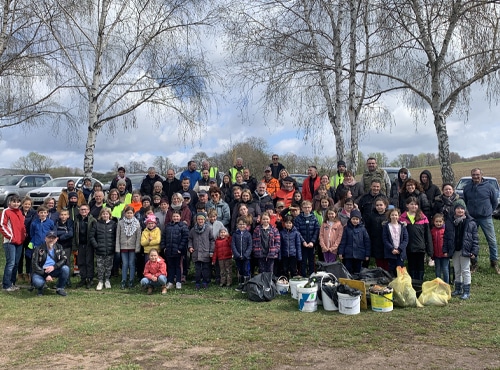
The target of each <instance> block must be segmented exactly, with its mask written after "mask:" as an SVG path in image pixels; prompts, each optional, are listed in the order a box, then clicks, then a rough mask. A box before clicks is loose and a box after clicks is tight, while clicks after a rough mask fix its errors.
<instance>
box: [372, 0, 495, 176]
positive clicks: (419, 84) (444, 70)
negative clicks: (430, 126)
mask: <svg viewBox="0 0 500 370" xmlns="http://www.w3.org/2000/svg"><path fill="white" fill-rule="evenodd" d="M380 4H381V5H382V6H381V13H380V17H379V19H378V21H379V24H380V26H381V28H382V31H381V33H380V39H381V40H384V43H385V44H384V45H383V46H384V48H385V52H384V53H381V54H380V58H379V59H378V60H377V62H376V63H373V64H372V66H371V68H372V72H373V73H374V74H376V75H378V76H381V77H384V78H387V79H388V80H389V83H390V87H389V88H388V89H387V91H390V90H394V89H405V90H404V91H405V92H404V100H405V103H406V104H407V106H408V107H409V108H410V109H411V111H412V113H413V115H414V117H415V120H416V123H417V124H418V123H419V122H421V121H422V120H423V117H424V114H425V113H426V112H427V111H428V110H429V108H430V109H431V111H432V115H433V123H434V127H435V129H436V135H437V139H438V153H439V163H440V166H441V174H442V178H443V181H444V182H453V180H454V173H453V169H452V167H451V159H450V146H449V141H448V131H447V127H446V119H447V118H448V117H449V116H450V115H451V114H452V113H456V114H458V115H460V116H462V117H465V118H466V119H467V116H468V112H469V106H470V90H471V85H473V84H475V83H478V82H479V83H481V84H483V86H484V88H485V90H484V91H485V96H486V99H487V100H488V101H490V102H491V101H492V100H494V99H498V92H499V91H500V81H499V79H498V76H497V75H496V73H497V71H498V70H499V69H500V28H499V26H500V7H499V5H500V2H499V1H491V0H453V1H420V0H381V1H380Z"/></svg>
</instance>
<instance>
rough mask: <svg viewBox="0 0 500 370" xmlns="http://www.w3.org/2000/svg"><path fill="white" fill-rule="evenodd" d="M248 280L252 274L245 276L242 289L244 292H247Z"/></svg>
mask: <svg viewBox="0 0 500 370" xmlns="http://www.w3.org/2000/svg"><path fill="white" fill-rule="evenodd" d="M248 280H250V276H245V277H244V278H243V289H242V290H241V292H242V293H246V292H247V283H248Z"/></svg>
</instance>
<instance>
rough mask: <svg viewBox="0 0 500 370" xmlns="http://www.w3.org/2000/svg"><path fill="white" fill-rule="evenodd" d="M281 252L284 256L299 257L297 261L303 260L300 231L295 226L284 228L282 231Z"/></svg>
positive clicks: (281, 255)
mask: <svg viewBox="0 0 500 370" xmlns="http://www.w3.org/2000/svg"><path fill="white" fill-rule="evenodd" d="M280 237H281V254H280V259H281V258H282V257H297V261H302V248H301V247H300V246H301V241H300V240H301V239H300V233H299V232H298V231H297V228H296V227H295V226H292V229H291V230H287V229H283V230H281V231H280Z"/></svg>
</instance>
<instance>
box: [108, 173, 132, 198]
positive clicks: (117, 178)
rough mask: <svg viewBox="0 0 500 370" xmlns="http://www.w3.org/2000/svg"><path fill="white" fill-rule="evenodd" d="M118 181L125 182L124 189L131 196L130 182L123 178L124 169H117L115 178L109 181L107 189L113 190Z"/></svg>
mask: <svg viewBox="0 0 500 370" xmlns="http://www.w3.org/2000/svg"><path fill="white" fill-rule="evenodd" d="M119 180H125V184H126V186H125V188H126V190H127V191H128V192H129V193H131V194H132V181H131V180H130V179H129V178H128V177H126V176H125V167H118V174H117V175H116V177H115V178H114V179H113V181H111V185H110V186H109V189H110V190H111V189H115V188H116V187H117V185H118V181H119Z"/></svg>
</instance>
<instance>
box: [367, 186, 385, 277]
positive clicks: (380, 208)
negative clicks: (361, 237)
mask: <svg viewBox="0 0 500 370" xmlns="http://www.w3.org/2000/svg"><path fill="white" fill-rule="evenodd" d="M374 205H375V207H374V208H373V209H372V211H371V212H370V213H369V215H368V217H367V219H366V220H365V227H366V231H368V235H369V236H370V242H371V248H372V250H371V252H370V256H371V257H373V258H375V264H376V265H377V267H380V268H382V269H384V270H385V271H389V261H387V260H386V259H385V255H384V241H383V239H382V223H383V222H385V221H386V220H387V215H386V210H387V207H388V206H389V199H388V198H387V197H385V196H382V195H380V196H378V197H377V198H375V201H374ZM363 266H364V267H368V261H366V264H363Z"/></svg>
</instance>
